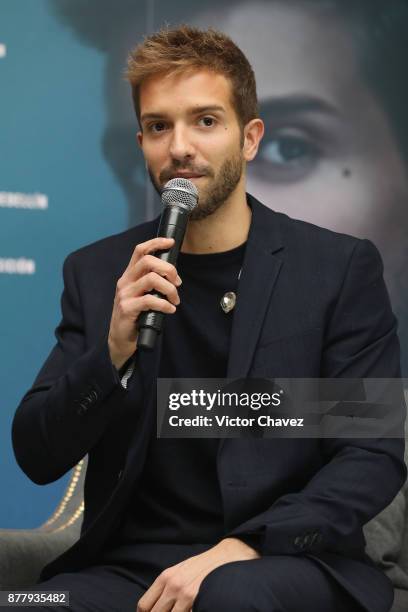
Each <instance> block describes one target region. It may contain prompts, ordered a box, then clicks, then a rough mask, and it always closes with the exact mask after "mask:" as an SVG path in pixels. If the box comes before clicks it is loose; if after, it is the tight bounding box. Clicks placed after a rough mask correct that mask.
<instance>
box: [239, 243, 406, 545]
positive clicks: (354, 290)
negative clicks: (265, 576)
mask: <svg viewBox="0 0 408 612" xmlns="http://www.w3.org/2000/svg"><path fill="white" fill-rule="evenodd" d="M396 330H397V324H396V319H395V317H394V315H393V313H392V310H391V306H390V302H389V298H388V293H387V290H386V287H385V284H384V280H383V266H382V261H381V257H380V255H379V253H378V251H377V249H376V247H375V246H374V245H373V244H372V243H371V242H370V241H368V240H361V241H358V242H357V244H356V246H355V248H354V250H353V253H352V256H351V258H350V262H349V265H348V268H347V273H346V276H345V278H344V280H343V283H342V287H341V290H340V292H339V295H338V299H337V301H336V303H335V304H334V305H333V306H332V309H331V312H330V316H329V317H328V322H327V328H326V335H325V347H324V350H323V354H322V362H321V377H322V378H326V377H327V378H336V377H344V378H399V377H400V376H401V373H400V363H399V342H398V338H397V333H396ZM405 413H406V410H405V403H404V400H403V396H402V397H401V403H400V404H399V405H397V406H395V414H394V415H393V421H394V423H396V430H395V431H396V432H397V434H396V436H398V437H393V438H385V437H383V438H375V439H373V438H367V439H361V438H355V439H354V438H325V439H321V440H320V443H321V447H322V452H323V453H324V457H325V463H324V465H323V467H322V468H321V469H320V470H319V471H318V472H317V473H315V474H314V476H313V477H312V479H311V480H310V481H309V482H308V484H307V485H306V486H305V487H304V488H303V489H302V490H300V491H297V492H294V493H291V494H287V495H284V496H282V497H280V498H279V499H277V500H276V501H275V503H273V504H272V505H271V506H270V507H269V508H268V509H266V510H265V512H263V513H262V514H259V515H258V516H255V517H253V518H251V519H250V520H248V521H246V522H245V523H243V524H241V525H239V526H237V527H236V528H235V529H233V530H232V531H231V532H229V533H228V537H240V535H245V534H246V535H248V534H253V535H254V537H255V538H258V541H260V542H261V545H260V550H261V552H262V554H269V555H272V554H302V553H306V552H313V553H314V554H318V553H319V552H321V551H328V552H335V553H340V554H346V555H350V556H357V557H359V556H361V555H362V554H363V551H364V546H365V540H364V535H363V531H362V527H363V525H364V524H365V523H366V522H368V521H369V520H370V519H371V518H373V517H374V516H376V515H377V514H378V513H379V512H380V511H381V510H382V509H383V508H385V507H386V506H387V505H388V504H389V503H390V502H391V501H392V499H393V498H394V497H395V495H396V494H397V492H398V491H399V489H400V488H401V487H402V485H403V483H404V481H405V479H406V466H405V463H404V445H405V443H404V420H405ZM393 431H394V430H393ZM255 541H256V540H255ZM258 549H259V548H258Z"/></svg>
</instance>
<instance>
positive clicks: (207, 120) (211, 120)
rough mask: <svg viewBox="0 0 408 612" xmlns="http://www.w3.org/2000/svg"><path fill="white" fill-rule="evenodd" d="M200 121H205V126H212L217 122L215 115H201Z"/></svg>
mask: <svg viewBox="0 0 408 612" xmlns="http://www.w3.org/2000/svg"><path fill="white" fill-rule="evenodd" d="M199 122H203V124H204V126H205V127H212V126H213V125H214V124H215V119H214V117H201V119H199Z"/></svg>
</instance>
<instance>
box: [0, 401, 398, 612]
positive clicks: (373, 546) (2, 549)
mask: <svg viewBox="0 0 408 612" xmlns="http://www.w3.org/2000/svg"><path fill="white" fill-rule="evenodd" d="M407 400H408V397H407ZM407 431H408V429H407ZM407 438H408V436H407V435H406V442H407V444H406V454H405V460H406V462H407V461H408V439H407ZM85 471H86V458H85V459H83V460H82V461H81V462H80V463H79V464H78V465H77V466H76V467H75V468H74V470H73V471H72V475H71V478H70V481H69V484H68V486H67V489H66V491H65V493H64V495H63V498H62V500H61V502H60V504H59V506H58V507H57V509H56V510H55V512H54V514H53V515H52V516H51V518H50V519H49V520H48V521H47V522H46V523H44V524H43V525H41V526H40V527H38V528H37V529H0V590H1V589H12V588H15V587H20V588H22V587H24V586H31V585H33V584H35V582H36V581H37V579H38V577H39V574H40V571H41V569H42V568H43V567H44V565H46V564H47V563H48V562H49V561H51V560H52V559H54V558H56V557H57V556H58V555H60V554H61V553H62V552H63V551H64V550H66V549H67V548H69V546H71V544H73V543H74V542H75V540H76V539H77V538H78V537H79V533H80V528H81V523H82V515H83V483H84V476H85ZM364 532H365V536H366V539H367V553H368V554H369V555H370V557H371V558H372V559H373V560H374V561H375V562H376V563H377V565H378V566H379V567H381V568H382V569H383V571H385V573H386V574H387V575H388V576H389V577H390V579H391V580H392V582H393V584H394V587H395V601H394V606H393V608H392V612H407V610H408V483H406V484H405V485H404V487H403V488H402V489H401V491H400V492H399V493H398V495H397V496H396V497H395V499H394V500H393V501H392V503H391V504H390V505H389V506H388V507H387V508H385V510H383V512H381V513H380V514H379V515H378V516H377V517H376V518H375V519H373V520H372V521H370V522H369V523H367V525H366V526H365V527H364Z"/></svg>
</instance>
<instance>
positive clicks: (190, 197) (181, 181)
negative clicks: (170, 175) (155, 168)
mask: <svg viewBox="0 0 408 612" xmlns="http://www.w3.org/2000/svg"><path fill="white" fill-rule="evenodd" d="M161 199H162V202H163V204H164V205H165V206H171V205H174V204H179V205H181V206H185V207H186V208H188V209H189V210H190V211H191V210H193V208H194V207H195V206H197V203H198V190H197V187H196V186H195V185H194V183H193V182H192V181H189V180H188V179H185V178H177V177H176V178H174V179H170V181H167V183H166V184H165V186H164V187H163V191H162V194H161Z"/></svg>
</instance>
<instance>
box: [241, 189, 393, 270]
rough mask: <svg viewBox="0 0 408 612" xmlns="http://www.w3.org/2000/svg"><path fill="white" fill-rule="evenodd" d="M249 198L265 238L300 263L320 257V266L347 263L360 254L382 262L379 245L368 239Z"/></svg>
mask: <svg viewBox="0 0 408 612" xmlns="http://www.w3.org/2000/svg"><path fill="white" fill-rule="evenodd" d="M250 198H251V202H252V206H253V207H254V206H255V209H254V208H253V210H254V211H256V215H257V217H258V221H257V225H258V226H259V228H261V232H263V235H264V241H265V242H270V243H271V245H272V246H273V245H279V244H281V245H282V247H284V248H285V250H286V251H287V255H288V256H289V257H291V256H293V258H294V259H295V260H296V261H297V262H298V264H299V265H300V266H303V265H308V264H310V262H311V261H312V262H316V261H319V262H320V266H325V265H326V266H330V267H331V266H333V265H341V264H343V265H346V266H347V264H348V263H349V262H350V261H351V260H352V259H354V257H357V259H359V258H360V256H362V257H363V258H366V257H368V258H369V259H375V260H376V261H377V262H381V257H380V255H379V252H378V249H377V248H376V246H375V245H374V244H373V243H372V242H371V241H370V240H367V239H365V238H358V237H356V236H353V235H351V234H345V233H341V232H335V231H333V230H331V229H327V228H324V227H321V226H318V225H315V224H313V223H309V222H307V221H302V220H300V219H294V218H292V217H289V216H288V215H286V214H284V213H282V212H276V211H274V210H272V209H271V208H268V207H267V206H266V205H265V204H262V203H261V202H259V201H258V200H256V199H255V198H253V196H250Z"/></svg>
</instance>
